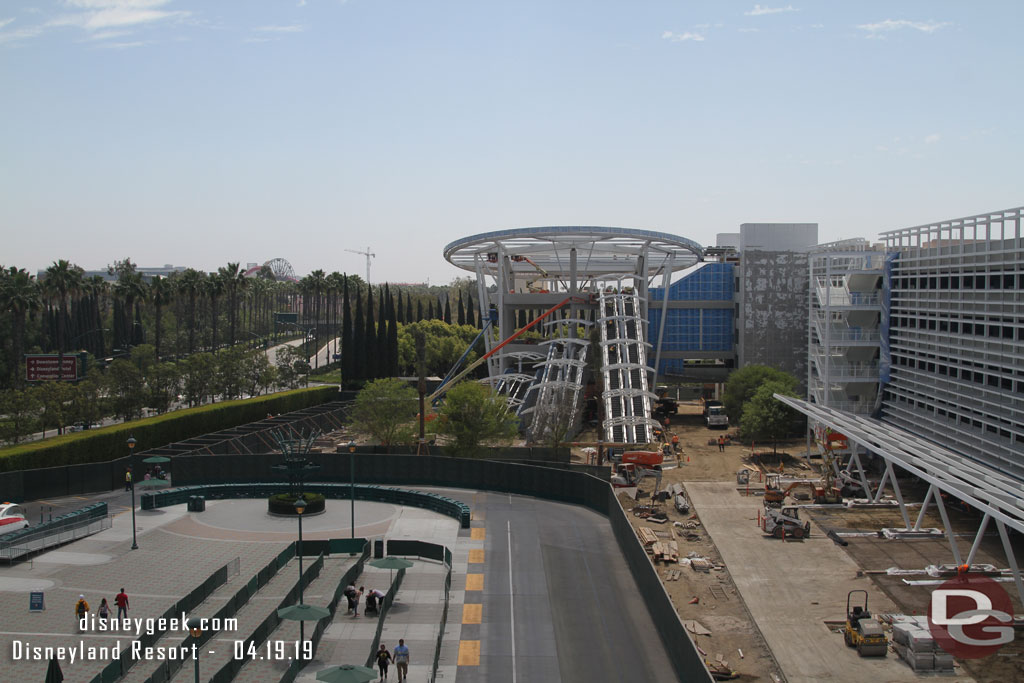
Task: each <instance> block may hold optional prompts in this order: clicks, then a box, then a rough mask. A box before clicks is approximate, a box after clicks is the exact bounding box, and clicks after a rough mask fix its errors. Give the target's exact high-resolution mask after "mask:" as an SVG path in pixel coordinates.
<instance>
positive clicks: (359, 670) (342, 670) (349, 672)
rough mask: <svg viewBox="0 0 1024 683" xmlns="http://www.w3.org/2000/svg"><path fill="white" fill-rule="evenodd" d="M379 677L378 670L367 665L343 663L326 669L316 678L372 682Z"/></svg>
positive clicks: (345, 682)
mask: <svg viewBox="0 0 1024 683" xmlns="http://www.w3.org/2000/svg"><path fill="white" fill-rule="evenodd" d="M376 679H377V672H376V671H374V670H373V669H370V668H367V667H365V666H356V665H355V664H342V665H341V666H332V667H331V668H329V669H324V670H323V671H320V672H319V673H317V675H316V680H318V681H324V682H325V683H370V681H373V680H376Z"/></svg>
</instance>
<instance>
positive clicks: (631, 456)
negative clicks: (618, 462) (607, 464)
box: [622, 451, 665, 467]
mask: <svg viewBox="0 0 1024 683" xmlns="http://www.w3.org/2000/svg"><path fill="white" fill-rule="evenodd" d="M622 462H624V463H627V462H631V463H635V464H637V465H643V466H644V467H654V466H655V465H660V464H662V463H663V462H665V456H663V455H662V454H661V453H659V452H657V451H626V452H625V453H623V454H622Z"/></svg>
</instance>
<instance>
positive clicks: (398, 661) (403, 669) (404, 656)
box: [394, 638, 409, 683]
mask: <svg viewBox="0 0 1024 683" xmlns="http://www.w3.org/2000/svg"><path fill="white" fill-rule="evenodd" d="M394 659H395V668H396V669H398V683H402V681H406V680H408V679H409V648H408V647H407V646H406V644H405V640H404V639H402V638H399V639H398V645H396V646H395V651H394Z"/></svg>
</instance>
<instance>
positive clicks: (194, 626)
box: [188, 617, 203, 683]
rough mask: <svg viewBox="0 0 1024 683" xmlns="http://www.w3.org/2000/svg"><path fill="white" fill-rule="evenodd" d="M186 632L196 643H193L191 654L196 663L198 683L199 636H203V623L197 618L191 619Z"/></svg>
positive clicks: (197, 681)
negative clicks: (193, 649)
mask: <svg viewBox="0 0 1024 683" xmlns="http://www.w3.org/2000/svg"><path fill="white" fill-rule="evenodd" d="M188 632H189V634H190V635H191V636H192V637H193V638H195V640H196V642H195V643H193V646H194V647H195V651H194V653H193V659H194V661H195V663H196V683H199V636H201V635H203V621H202V619H200V618H199V617H192V618H191V619H189V620H188Z"/></svg>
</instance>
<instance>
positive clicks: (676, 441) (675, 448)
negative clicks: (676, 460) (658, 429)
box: [672, 434, 679, 453]
mask: <svg viewBox="0 0 1024 683" xmlns="http://www.w3.org/2000/svg"><path fill="white" fill-rule="evenodd" d="M672 452H673V453H678V452H679V435H678V434H673V435H672Z"/></svg>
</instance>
